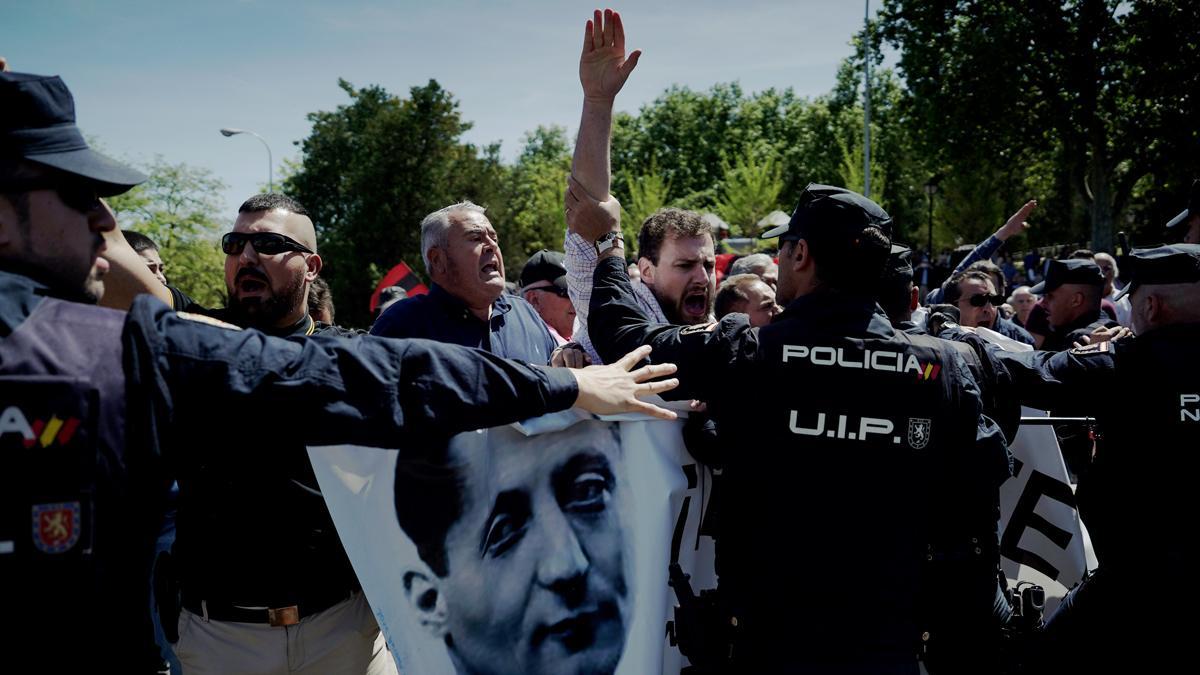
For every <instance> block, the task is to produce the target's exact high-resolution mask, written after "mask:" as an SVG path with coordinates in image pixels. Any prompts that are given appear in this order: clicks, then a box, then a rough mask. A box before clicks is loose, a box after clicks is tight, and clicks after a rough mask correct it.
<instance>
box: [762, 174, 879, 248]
mask: <svg viewBox="0 0 1200 675" xmlns="http://www.w3.org/2000/svg"><path fill="white" fill-rule="evenodd" d="M868 227H878V228H879V229H881V230H883V232H884V234H886V235H887V236H888V238H891V236H892V217H891V216H889V215H888V213H887V211H884V210H883V207H881V206H879V205H878V204H876V203H875V202H873V201H871V200H870V199H867V198H866V197H864V196H862V195H860V194H858V193H857V192H851V191H850V190H847V189H845V188H840V187H834V186H832V185H819V184H817V183H809V184H808V187H806V188H804V192H802V193H800V203H799V204H797V205H796V210H795V211H793V212H792V219H791V220H790V221H788V224H787V225H780V226H778V227H773V228H771V229H769V230H767V231H766V232H763V233H762V238H763V239H774V238H775V237H782V238H784V239H805V238H807V235H808V232H809V231H810V230H812V229H813V228H820V229H821V230H822V234H823V235H826V236H828V235H829V234H833V233H835V232H836V233H837V234H840V235H843V236H845V237H846V238H847V239H854V238H856V237H857V236H858V235H859V234H860V233H861V232H862V231H863V230H865V229H867V228H868Z"/></svg>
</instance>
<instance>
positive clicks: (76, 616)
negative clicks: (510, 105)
mask: <svg viewBox="0 0 1200 675" xmlns="http://www.w3.org/2000/svg"><path fill="white" fill-rule="evenodd" d="M0 109H2V110H4V115H3V116H2V117H0V462H2V463H3V466H2V469H0V614H2V615H3V622H2V624H0V625H2V630H0V654H3V657H2V658H4V659H5V660H6V661H5V663H4V667H5V668H6V669H8V668H11V667H16V666H17V664H18V663H24V664H26V665H27V666H29V667H30V669H32V670H37V671H39V672H53V671H56V670H69V671H72V672H75V671H78V670H80V669H81V668H83V669H88V670H95V671H97V672H120V673H130V672H150V671H153V670H154V669H155V668H156V667H157V666H158V665H159V659H158V654H157V648H156V647H155V645H154V640H153V632H152V630H151V622H150V616H149V612H148V604H149V589H150V585H149V570H150V562H151V559H152V556H153V552H154V540H155V535H156V534H157V531H158V525H159V522H160V519H161V512H160V507H161V505H162V499H163V494H164V493H165V491H166V488H167V486H168V484H169V478H170V476H171V474H172V471H171V467H170V461H169V460H170V453H171V452H173V451H175V450H177V449H179V448H182V447H185V444H184V443H183V441H182V439H184V438H187V437H190V436H193V435H195V434H196V433H197V432H198V431H200V430H204V429H208V428H212V427H219V426H224V427H226V428H227V429H228V430H229V433H235V434H236V433H240V432H241V431H243V430H244V429H250V428H279V427H282V426H283V424H282V422H283V420H284V419H286V416H293V417H299V418H302V419H304V420H305V424H304V425H303V427H302V428H301V429H299V430H298V431H297V433H300V434H301V435H302V436H303V440H304V441H305V442H307V443H309V444H313V445H321V444H330V443H341V442H351V443H358V444H362V445H380V446H395V445H396V444H398V443H404V442H405V441H406V440H408V441H410V442H411V440H412V439H413V438H414V437H415V436H420V435H422V434H437V435H442V434H445V433H451V432H453V431H455V430H463V429H468V428H477V427H487V426H493V425H496V424H503V423H506V422H511V421H513V420H517V419H521V418H525V417H529V416H532V415H539V414H543V413H545V412H549V411H553V410H561V409H563V408H566V407H569V406H571V405H572V404H578V405H582V406H584V407H586V408H588V409H590V410H593V411H594V412H600V413H604V412H612V411H616V410H621V409H624V410H635V409H640V410H642V411H644V412H651V413H657V414H659V415H660V416H666V417H670V416H671V414H670V413H667V412H666V411H659V410H657V409H655V408H653V406H649V405H648V404H645V403H642V402H640V401H636V400H635V399H634V398H633V396H634V395H635V394H636V395H644V394H648V393H653V392H655V391H657V390H659V389H660V388H662V387H664V386H670V385H671V384H672V382H671V381H667V382H666V383H665V384H658V383H643V384H636V383H635V382H641V381H642V380H643V379H645V378H647V377H655V376H657V375H658V373H655V372H652V371H643V372H640V373H624V372H623V371H622V372H620V373H618V371H621V367H620V366H616V367H602V368H599V369H585V370H581V371H571V370H567V369H561V368H560V369H552V368H542V367H536V366H528V365H524V364H519V363H515V362H510V361H507V360H504V359H499V358H496V357H494V356H492V355H490V354H486V353H482V352H478V351H477V350H472V349H466V348H462V347H458V346H453V345H442V344H434V343H430V342H426V341H421V340H384V339H368V338H363V339H359V340H345V339H341V338H335V337H321V336H316V337H312V338H309V339H308V340H306V341H295V340H280V339H276V338H270V337H267V336H264V335H263V334H262V333H259V332H257V331H252V330H251V331H239V330H234V329H232V328H229V327H217V326H212V325H206V324H205V323H204V322H198V321H195V320H189V319H187V318H184V317H181V316H177V315H176V314H175V313H174V312H172V311H170V310H169V309H168V308H167V307H166V306H164V305H162V304H161V303H160V302H158V301H157V300H155V299H152V298H148V297H141V298H138V299H137V300H136V301H135V302H134V304H133V307H132V308H131V310H130V311H129V313H128V314H126V313H124V312H119V311H115V310H110V309H105V308H101V307H96V306H93V305H91V304H85V303H84V302H79V301H87V302H92V303H94V302H95V301H96V300H97V299H99V298H100V297H101V296H102V295H103V293H104V275H105V273H106V270H107V269H108V265H107V262H106V261H105V260H104V259H103V258H100V257H99V255H100V254H101V253H105V252H106V248H107V247H110V246H111V247H116V246H119V245H120V244H118V243H117V242H124V239H123V238H122V237H120V234H119V232H116V231H115V227H116V223H115V221H114V218H113V214H112V211H111V210H109V209H108V206H107V205H106V204H104V202H103V201H102V200H101V199H100V197H101V196H102V195H111V194H118V193H120V192H123V191H125V190H128V189H129V188H130V187H131V186H132V185H134V184H136V183H137V182H139V181H140V180H142V179H143V178H144V177H143V176H141V175H140V174H138V173H136V172H133V171H131V170H129V169H127V168H125V167H123V166H121V165H119V164H117V163H116V162H114V161H113V160H111V159H109V158H107V157H104V156H103V155H100V154H98V153H96V152H94V151H93V150H91V149H90V148H88V147H87V144H86V142H85V141H84V139H83V137H82V135H81V134H80V132H79V130H78V128H77V127H76V126H75V123H74V117H75V116H74V103H73V100H72V98H71V94H70V92H69V91H68V90H67V88H66V86H65V85H64V84H63V83H62V81H61V80H60V79H59V78H57V77H44V76H38V75H28V74H21V73H8V72H3V73H0ZM114 235H115V236H114ZM129 253H132V252H131V251H129ZM142 269H143V271H145V273H146V274H149V271H148V270H145V268H144V267H143V268H142ZM641 357H642V355H640V354H638V355H630V357H629V359H628V360H627V361H626V363H625V367H626V368H628V367H629V366H631V365H632V364H633V362H634V361H635V360H636V359H638V358H641ZM665 370H666V371H669V370H670V368H667V369H665ZM238 409H247V410H255V411H257V413H256V414H255V416H254V418H253V419H250V420H245V419H238V420H237V421H236V422H231V420H233V419H234V418H232V417H231V416H230V415H229V414H228V411H230V410H238ZM278 447H279V448H288V447H289V446H288V445H286V444H281V445H280V446H278ZM293 447H294V446H293ZM160 449H165V450H166V451H167V454H166V455H164V453H162V452H160ZM194 450H195V451H197V452H206V453H213V454H219V453H221V452H223V451H224V448H223V447H222V446H221V445H213V446H211V447H207V448H197V449H194ZM280 451H285V450H279V449H277V448H275V447H272V446H266V447H263V448H261V449H260V452H263V453H270V452H280ZM313 572H314V573H317V574H319V573H320V572H319V570H314V571H313Z"/></svg>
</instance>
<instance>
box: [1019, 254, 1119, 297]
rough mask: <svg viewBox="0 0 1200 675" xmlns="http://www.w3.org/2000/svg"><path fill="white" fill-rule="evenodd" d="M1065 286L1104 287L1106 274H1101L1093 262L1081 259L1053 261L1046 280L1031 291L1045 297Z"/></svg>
mask: <svg viewBox="0 0 1200 675" xmlns="http://www.w3.org/2000/svg"><path fill="white" fill-rule="evenodd" d="M1063 284H1084V285H1085V286H1103V285H1104V272H1101V271H1100V266H1099V265H1097V264H1096V263H1094V262H1092V261H1091V260H1083V259H1080V258H1071V259H1068V260H1051V261H1050V266H1049V268H1048V269H1047V270H1046V278H1045V279H1043V280H1042V282H1041V283H1039V284H1038V285H1036V286H1034V287H1033V288H1031V289H1029V290H1030V291H1031V292H1033V293H1037V294H1038V295H1045V294H1046V293H1049V292H1050V291H1052V290H1054V289H1056V288H1058V287H1059V286H1062V285H1063Z"/></svg>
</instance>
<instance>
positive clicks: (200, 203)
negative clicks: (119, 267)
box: [108, 157, 225, 307]
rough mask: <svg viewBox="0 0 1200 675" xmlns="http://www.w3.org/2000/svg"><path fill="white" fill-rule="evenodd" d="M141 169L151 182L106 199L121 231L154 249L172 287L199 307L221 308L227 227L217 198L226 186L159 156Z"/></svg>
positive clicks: (202, 170) (188, 167) (203, 173)
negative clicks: (131, 233) (223, 242)
mask: <svg viewBox="0 0 1200 675" xmlns="http://www.w3.org/2000/svg"><path fill="white" fill-rule="evenodd" d="M142 168H143V170H144V171H145V173H146V174H147V175H148V176H149V180H147V181H146V182H145V183H142V184H141V185H139V186H137V187H135V188H134V189H132V190H130V191H129V192H126V193H125V194H122V195H117V196H115V197H110V198H108V203H109V205H110V206H112V208H113V210H114V211H115V212H116V213H117V218H118V220H119V221H120V223H121V227H122V228H123V229H131V230H135V231H137V232H141V233H142V234H144V235H146V236H147V237H150V238H151V239H152V240H154V242H155V243H156V244H158V248H159V253H160V255H161V256H162V259H163V264H164V265H165V266H166V275H167V278H168V279H169V280H170V282H171V284H172V285H174V286H177V287H179V288H180V289H181V290H183V291H184V292H185V293H187V294H188V295H190V296H192V297H193V298H195V299H196V300H197V301H198V302H200V303H201V304H202V305H206V306H209V307H219V306H221V305H223V304H224V298H225V281H224V279H225V275H224V263H225V256H224V254H222V253H221V250H220V243H219V241H218V240H219V238H220V234H221V232H222V231H223V230H224V229H225V226H224V225H223V222H224V219H223V218H222V216H221V213H220V211H221V208H220V205H219V204H218V202H217V195H219V194H220V192H221V191H222V190H224V189H225V185H224V183H222V182H221V181H220V180H219V179H217V178H214V177H213V176H212V174H211V173H210V172H209V171H208V170H207V169H200V168H196V167H192V166H188V165H186V164H170V163H168V162H167V161H166V160H164V159H163V158H162V157H156V158H155V159H154V161H153V162H151V163H150V164H149V165H148V166H145V167H142Z"/></svg>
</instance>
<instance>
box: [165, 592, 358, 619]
mask: <svg viewBox="0 0 1200 675" xmlns="http://www.w3.org/2000/svg"><path fill="white" fill-rule="evenodd" d="M357 592H358V589H354V590H349V591H342V592H340V593H330V594H319V595H318V596H316V597H313V598H310V599H308V600H301V601H299V602H297V603H296V604H294V605H284V606H280V607H261V606H254V605H243V604H241V603H234V602H228V601H222V600H208V599H199V598H189V597H188V594H187V593H184V598H183V608H184V609H186V610H187V611H189V612H191V613H192V614H195V615H197V616H200V617H203V618H205V619H206V620H210V621H237V622H239V623H265V624H270V625H272V626H294V625H296V624H298V623H300V620H301V619H303V618H305V617H308V616H312V615H313V614H316V613H318V612H323V611H325V610H327V609H329V608H330V607H333V606H334V605H336V604H338V603H339V602H342V601H344V600H348V599H350V598H351V597H353V596H354V594H355V593H357Z"/></svg>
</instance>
